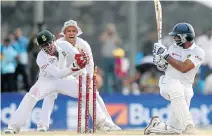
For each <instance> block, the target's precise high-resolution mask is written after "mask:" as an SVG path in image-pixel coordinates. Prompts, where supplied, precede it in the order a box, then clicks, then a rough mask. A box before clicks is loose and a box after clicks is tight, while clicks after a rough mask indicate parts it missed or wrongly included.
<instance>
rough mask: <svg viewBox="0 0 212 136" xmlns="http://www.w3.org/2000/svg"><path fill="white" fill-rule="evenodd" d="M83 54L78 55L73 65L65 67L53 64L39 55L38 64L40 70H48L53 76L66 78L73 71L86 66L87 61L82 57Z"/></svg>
mask: <svg viewBox="0 0 212 136" xmlns="http://www.w3.org/2000/svg"><path fill="white" fill-rule="evenodd" d="M81 56H82V55H78V57H77V58H75V60H76V61H75V62H74V63H73V64H72V65H71V66H69V67H67V68H63V69H59V68H58V67H56V66H55V65H52V64H51V63H50V62H48V61H46V60H45V58H42V57H39V56H38V58H37V64H38V66H39V68H40V70H42V71H44V72H47V73H48V74H50V75H52V76H53V77H57V78H64V77H67V76H69V75H71V74H72V73H73V72H75V71H78V70H80V69H82V68H84V67H85V65H86V62H85V61H84V59H81V58H80V57H81Z"/></svg>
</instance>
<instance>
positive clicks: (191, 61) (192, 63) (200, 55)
mask: <svg viewBox="0 0 212 136" xmlns="http://www.w3.org/2000/svg"><path fill="white" fill-rule="evenodd" d="M154 53H155V54H156V55H160V56H161V57H163V58H164V59H165V60H166V61H167V62H168V63H169V64H170V65H171V66H172V67H174V68H175V69H177V70H178V71H180V72H182V73H186V72H188V71H189V70H191V69H193V68H195V67H196V66H198V65H201V64H202V61H203V59H204V56H205V53H204V51H203V50H196V51H195V52H193V54H191V56H190V57H189V58H188V59H186V60H185V61H184V62H182V61H179V60H176V59H174V58H173V57H171V56H170V55H169V52H168V51H167V49H166V47H165V46H163V45H161V44H158V43H156V44H155V45H154V50H153V54H154Z"/></svg>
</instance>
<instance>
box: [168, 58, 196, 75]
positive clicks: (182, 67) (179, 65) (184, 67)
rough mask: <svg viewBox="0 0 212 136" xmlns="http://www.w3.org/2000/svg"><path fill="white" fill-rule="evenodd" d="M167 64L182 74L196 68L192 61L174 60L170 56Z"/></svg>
mask: <svg viewBox="0 0 212 136" xmlns="http://www.w3.org/2000/svg"><path fill="white" fill-rule="evenodd" d="M167 62H168V63H169V64H170V65H171V66H172V67H174V68H175V69H177V70H178V71H180V72H182V73H186V72H188V71H189V70H191V69H193V68H194V67H195V65H194V63H193V62H192V61H191V60H190V59H186V60H185V61H184V62H182V61H179V60H176V59H174V58H173V57H171V56H169V57H168V58H167Z"/></svg>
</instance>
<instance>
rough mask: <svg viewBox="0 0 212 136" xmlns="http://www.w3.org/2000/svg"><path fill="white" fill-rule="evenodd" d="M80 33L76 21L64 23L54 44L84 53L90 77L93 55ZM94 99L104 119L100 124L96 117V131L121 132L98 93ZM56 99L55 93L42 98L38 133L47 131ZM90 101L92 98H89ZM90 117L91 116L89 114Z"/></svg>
mask: <svg viewBox="0 0 212 136" xmlns="http://www.w3.org/2000/svg"><path fill="white" fill-rule="evenodd" d="M82 33H83V32H82V30H81V28H80V27H79V26H78V24H77V22H76V21H74V20H69V21H66V22H65V23H64V26H63V28H62V30H61V35H62V37H61V38H60V39H58V40H57V41H56V42H61V41H62V42H64V41H65V42H68V43H70V44H69V45H70V46H71V48H75V49H77V50H83V51H85V52H86V53H87V54H88V56H89V63H88V65H86V67H85V72H86V73H88V74H89V75H90V76H91V77H92V76H93V72H94V60H93V54H92V50H91V47H90V45H89V44H88V42H86V41H85V40H83V39H82V38H80V37H78V36H79V35H81V34H82ZM59 46H60V45H59ZM67 59H68V62H72V60H69V58H67ZM80 74H82V72H81V71H77V72H74V73H72V75H71V76H69V77H67V79H69V78H70V79H72V77H75V78H78V76H79V75H80ZM84 76H85V75H84ZM84 79H86V77H83V84H85V83H86V80H84ZM91 82H92V81H91ZM91 88H92V86H91ZM91 90H92V89H91ZM90 96H91V95H90ZM96 97H97V101H96V103H97V105H99V107H100V110H101V112H102V116H101V118H104V121H103V122H101V118H99V117H100V116H97V117H96V121H97V122H99V123H97V130H99V131H107V132H108V131H121V128H120V127H118V126H117V125H116V124H115V123H114V122H113V120H112V119H111V117H110V115H109V113H108V111H107V109H106V106H105V104H104V101H103V99H102V98H101V96H100V95H99V92H98V91H97V92H96ZM56 98H57V93H54V94H51V95H49V96H47V97H45V98H44V101H43V106H42V111H41V114H40V121H39V123H38V125H37V126H38V128H37V130H38V131H41V132H45V131H47V130H48V129H49V124H50V116H51V112H52V109H53V107H54V101H55V99H56ZM90 99H92V98H90ZM90 102H91V101H90ZM90 107H91V109H92V103H91V104H90ZM100 110H99V112H100ZM90 112H91V113H92V111H90ZM90 115H91V116H92V114H90ZM83 121H84V120H83Z"/></svg>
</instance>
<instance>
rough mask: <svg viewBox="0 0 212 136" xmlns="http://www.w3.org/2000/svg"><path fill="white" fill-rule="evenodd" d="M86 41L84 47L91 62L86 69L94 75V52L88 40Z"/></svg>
mask: <svg viewBox="0 0 212 136" xmlns="http://www.w3.org/2000/svg"><path fill="white" fill-rule="evenodd" d="M83 42H84V48H83V51H85V52H86V53H87V54H88V57H89V62H88V64H87V66H86V71H87V73H89V75H90V76H91V77H92V76H93V72H94V60H93V54H92V50H91V47H90V45H89V44H88V43H87V42H86V41H83Z"/></svg>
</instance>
